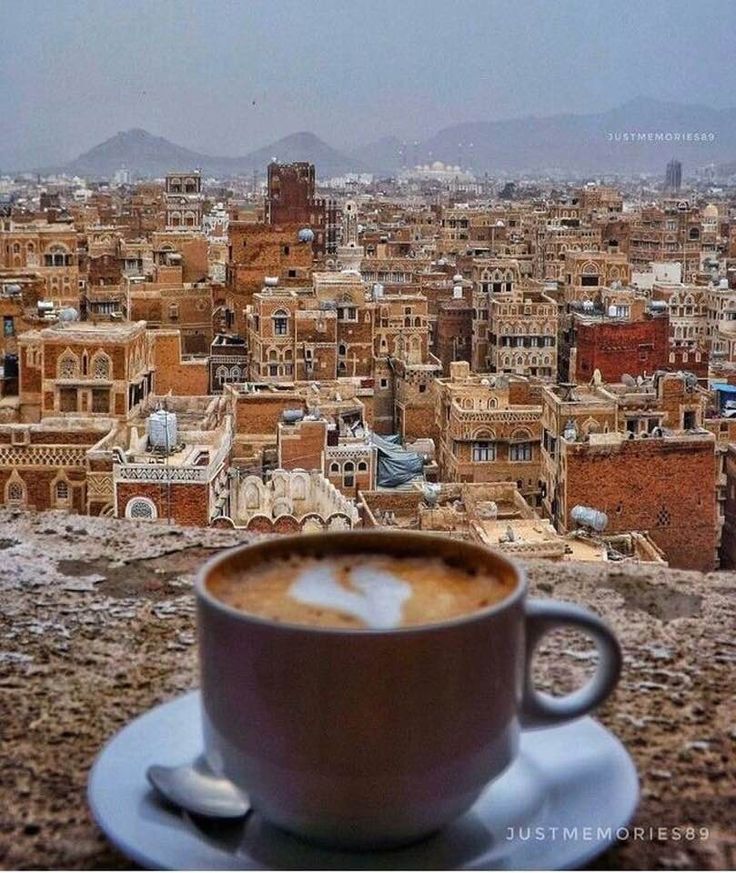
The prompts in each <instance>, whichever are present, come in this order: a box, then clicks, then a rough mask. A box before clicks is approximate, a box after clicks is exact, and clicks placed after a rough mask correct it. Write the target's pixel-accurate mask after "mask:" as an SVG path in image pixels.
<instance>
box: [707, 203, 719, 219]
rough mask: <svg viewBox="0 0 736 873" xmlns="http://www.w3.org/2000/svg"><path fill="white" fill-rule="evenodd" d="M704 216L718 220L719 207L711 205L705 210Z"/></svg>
mask: <svg viewBox="0 0 736 873" xmlns="http://www.w3.org/2000/svg"><path fill="white" fill-rule="evenodd" d="M703 215H707V216H708V218H718V207H717V206H715V205H714V204H713V203H709V204H708V205H707V206H706V207H705V209H704V210H703Z"/></svg>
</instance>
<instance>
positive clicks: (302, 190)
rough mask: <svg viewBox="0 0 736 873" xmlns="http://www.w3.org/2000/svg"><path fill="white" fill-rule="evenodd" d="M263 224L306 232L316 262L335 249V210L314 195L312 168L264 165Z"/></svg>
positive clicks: (289, 165)
mask: <svg viewBox="0 0 736 873" xmlns="http://www.w3.org/2000/svg"><path fill="white" fill-rule="evenodd" d="M266 221H267V222H268V224H270V225H284V224H290V225H295V226H298V227H299V228H303V229H307V228H308V229H310V230H311V231H312V234H313V239H312V240H310V242H313V244H314V253H315V255H316V256H317V257H318V258H322V257H324V255H325V254H326V253H331V254H333V255H334V254H335V252H336V246H337V232H338V224H337V209H336V206H335V204H334V203H333V202H332V201H329V200H325V199H324V198H322V197H317V196H316V195H315V171H314V164H309V163H307V162H304V161H301V162H297V163H293V164H278V163H275V162H273V163H270V164H269V165H268V193H267V196H266Z"/></svg>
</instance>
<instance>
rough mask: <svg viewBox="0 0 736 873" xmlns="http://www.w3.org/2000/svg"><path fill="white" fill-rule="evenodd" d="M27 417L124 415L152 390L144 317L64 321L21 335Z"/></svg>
mask: <svg viewBox="0 0 736 873" xmlns="http://www.w3.org/2000/svg"><path fill="white" fill-rule="evenodd" d="M18 346H19V365H20V367H19V369H20V378H19V390H20V404H21V414H22V416H23V420H25V421H39V420H41V419H42V418H45V417H46V416H55V417H56V416H60V417H62V418H64V417H78V416H80V415H84V416H91V417H93V418H94V417H103V416H104V417H108V418H110V417H113V418H126V417H128V416H130V415H132V414H134V412H135V410H136V408H137V407H138V406H139V405H140V404H141V403H142V402H143V400H144V399H145V398H146V397H147V396H148V395H149V394H150V393H152V390H153V366H152V361H151V356H150V349H149V344H148V341H147V338H146V326H145V323H144V322H135V323H125V324H102V325H95V324H91V323H89V322H69V323H67V324H63V323H60V324H59V325H58V326H54V327H47V328H44V329H43V330H36V331H28V332H27V333H25V334H23V335H22V336H21V337H19V340H18Z"/></svg>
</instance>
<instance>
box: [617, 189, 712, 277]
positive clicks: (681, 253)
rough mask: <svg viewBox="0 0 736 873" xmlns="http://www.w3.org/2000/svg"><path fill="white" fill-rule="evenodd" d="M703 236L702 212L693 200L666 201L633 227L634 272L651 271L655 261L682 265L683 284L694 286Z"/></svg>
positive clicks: (643, 214)
mask: <svg viewBox="0 0 736 873" xmlns="http://www.w3.org/2000/svg"><path fill="white" fill-rule="evenodd" d="M702 234H703V226H702V215H701V212H700V208H699V207H698V206H696V205H695V204H694V203H691V202H690V201H689V200H686V199H684V198H673V199H665V200H663V201H662V203H661V204H660V205H658V206H651V207H646V208H644V209H642V210H641V212H640V214H639V215H638V216H637V217H636V218H635V219H634V221H632V223H631V226H630V232H629V253H628V254H629V262H630V264H631V269H632V270H642V271H643V270H647V269H649V265H650V264H651V263H652V262H653V261H680V263H682V264H683V281H684V282H686V283H689V282H693V281H694V279H695V276H696V275H697V273H698V271H699V270H700V262H701V245H702Z"/></svg>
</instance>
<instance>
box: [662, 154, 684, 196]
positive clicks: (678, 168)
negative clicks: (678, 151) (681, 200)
mask: <svg viewBox="0 0 736 873" xmlns="http://www.w3.org/2000/svg"><path fill="white" fill-rule="evenodd" d="M664 186H665V188H666V189H667V190H668V191H679V190H680V188H681V186H682V164H681V163H680V162H679V161H676V160H675V159H674V158H673V159H672V160H671V161H670V162H669V164H667V171H666V173H665V177H664Z"/></svg>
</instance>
